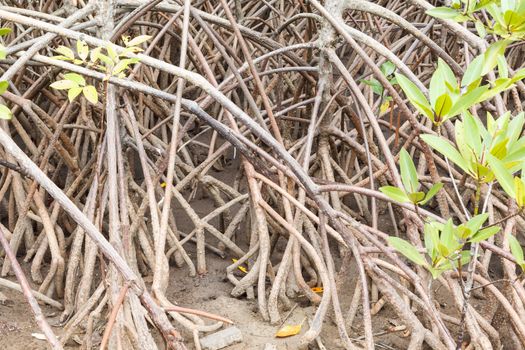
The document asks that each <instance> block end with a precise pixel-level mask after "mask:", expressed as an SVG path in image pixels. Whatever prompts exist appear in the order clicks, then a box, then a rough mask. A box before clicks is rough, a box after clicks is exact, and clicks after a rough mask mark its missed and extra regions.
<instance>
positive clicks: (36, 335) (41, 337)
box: [31, 333, 46, 340]
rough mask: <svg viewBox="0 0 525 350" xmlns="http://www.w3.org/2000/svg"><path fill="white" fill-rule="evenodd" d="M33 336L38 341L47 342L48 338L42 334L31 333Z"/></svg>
mask: <svg viewBox="0 0 525 350" xmlns="http://www.w3.org/2000/svg"><path fill="white" fill-rule="evenodd" d="M31 336H32V337H33V338H36V339H38V340H46V336H45V335H43V334H42V333H31Z"/></svg>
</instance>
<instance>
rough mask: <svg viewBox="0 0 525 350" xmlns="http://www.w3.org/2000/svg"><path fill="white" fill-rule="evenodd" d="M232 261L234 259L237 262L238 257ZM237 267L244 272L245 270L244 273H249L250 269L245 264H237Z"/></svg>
mask: <svg viewBox="0 0 525 350" xmlns="http://www.w3.org/2000/svg"><path fill="white" fill-rule="evenodd" d="M232 261H233V262H234V263H236V262H237V259H232ZM237 268H238V269H239V270H241V271H242V272H244V273H248V269H247V268H246V267H244V266H237Z"/></svg>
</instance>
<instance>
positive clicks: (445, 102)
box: [434, 93, 452, 121]
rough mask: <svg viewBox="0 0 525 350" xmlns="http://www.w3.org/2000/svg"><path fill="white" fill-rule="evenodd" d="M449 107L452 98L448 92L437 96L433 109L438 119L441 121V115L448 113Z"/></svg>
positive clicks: (450, 106)
mask: <svg viewBox="0 0 525 350" xmlns="http://www.w3.org/2000/svg"><path fill="white" fill-rule="evenodd" d="M451 108H452V99H451V98H450V96H449V95H448V94H446V93H445V94H443V95H441V96H439V97H438V98H437V100H436V105H435V107H434V111H435V112H436V115H437V116H438V117H440V118H439V120H440V121H443V120H444V119H443V117H444V116H446V115H447V114H448V112H449V111H450V109H451Z"/></svg>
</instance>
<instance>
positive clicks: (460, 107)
mask: <svg viewBox="0 0 525 350" xmlns="http://www.w3.org/2000/svg"><path fill="white" fill-rule="evenodd" d="M488 89H489V86H488V85H484V86H480V87H477V88H475V89H473V90H471V91H469V92H467V93H466V94H464V95H462V96H461V97H460V98H459V99H458V100H457V101H456V103H454V105H453V106H452V109H451V110H450V111H449V116H450V117H453V116H455V115H458V114H460V113H463V112H464V111H465V110H467V109H469V108H470V107H472V106H473V105H475V104H476V103H478V102H480V101H481V100H483V99H485V96H483V94H484V93H485V92H486V91H487V90H488Z"/></svg>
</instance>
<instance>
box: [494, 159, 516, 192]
mask: <svg viewBox="0 0 525 350" xmlns="http://www.w3.org/2000/svg"><path fill="white" fill-rule="evenodd" d="M487 161H488V163H489V165H490V168H491V169H492V172H494V176H496V179H497V180H498V182H499V184H500V185H501V187H502V188H503V190H504V191H505V192H506V193H507V194H508V195H509V196H511V197H512V198H516V191H515V188H514V179H513V178H512V174H511V173H510V171H509V170H508V169H507V168H505V165H504V164H503V162H502V161H500V160H499V159H497V158H496V157H494V156H493V155H491V154H488V155H487Z"/></svg>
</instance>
